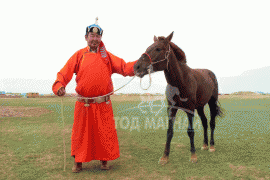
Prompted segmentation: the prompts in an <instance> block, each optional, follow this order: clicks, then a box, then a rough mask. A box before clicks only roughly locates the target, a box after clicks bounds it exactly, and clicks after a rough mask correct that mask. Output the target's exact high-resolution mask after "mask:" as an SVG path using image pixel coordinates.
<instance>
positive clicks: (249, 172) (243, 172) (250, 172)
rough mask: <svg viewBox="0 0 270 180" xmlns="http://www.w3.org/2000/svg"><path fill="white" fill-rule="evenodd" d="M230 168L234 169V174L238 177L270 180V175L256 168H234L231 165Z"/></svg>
mask: <svg viewBox="0 0 270 180" xmlns="http://www.w3.org/2000/svg"><path fill="white" fill-rule="evenodd" d="M229 167H230V168H231V169H232V171H233V172H232V174H233V175H234V176H236V177H250V176H251V177H253V178H255V179H261V178H262V179H270V174H269V173H266V172H262V171H260V170H258V169H256V168H255V167H246V166H241V165H239V166H234V165H233V164H229Z"/></svg>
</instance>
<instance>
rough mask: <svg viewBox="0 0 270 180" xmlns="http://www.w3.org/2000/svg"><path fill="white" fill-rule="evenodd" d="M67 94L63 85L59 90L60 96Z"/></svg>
mask: <svg viewBox="0 0 270 180" xmlns="http://www.w3.org/2000/svg"><path fill="white" fill-rule="evenodd" d="M65 94H66V90H65V88H64V87H61V88H60V89H59V90H58V92H57V95H58V96H64V95H65Z"/></svg>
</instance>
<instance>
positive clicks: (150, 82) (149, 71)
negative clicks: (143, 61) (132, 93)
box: [140, 65, 153, 90]
mask: <svg viewBox="0 0 270 180" xmlns="http://www.w3.org/2000/svg"><path fill="white" fill-rule="evenodd" d="M150 66H151V65H150ZM151 67H153V66H151ZM151 67H150V68H149V69H148V74H149V86H148V87H147V88H146V89H144V88H143V87H142V78H140V86H141V88H142V89H143V90H148V89H149V88H150V86H151V84H152V78H151Z"/></svg>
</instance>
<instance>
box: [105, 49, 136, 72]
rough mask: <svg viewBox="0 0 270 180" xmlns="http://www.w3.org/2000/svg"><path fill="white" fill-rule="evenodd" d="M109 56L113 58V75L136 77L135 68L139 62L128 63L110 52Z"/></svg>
mask: <svg viewBox="0 0 270 180" xmlns="http://www.w3.org/2000/svg"><path fill="white" fill-rule="evenodd" d="M108 54H109V56H110V58H111V63H112V73H118V74H121V75H123V76H134V69H133V66H134V64H135V63H136V62H137V60H136V61H133V62H128V63H126V62H125V61H124V60H123V59H121V58H119V57H117V56H115V55H113V54H112V53H110V52H108Z"/></svg>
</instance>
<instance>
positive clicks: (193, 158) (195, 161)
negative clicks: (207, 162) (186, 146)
mask: <svg viewBox="0 0 270 180" xmlns="http://www.w3.org/2000/svg"><path fill="white" fill-rule="evenodd" d="M190 162H192V163H197V156H196V154H192V155H191V158H190Z"/></svg>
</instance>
